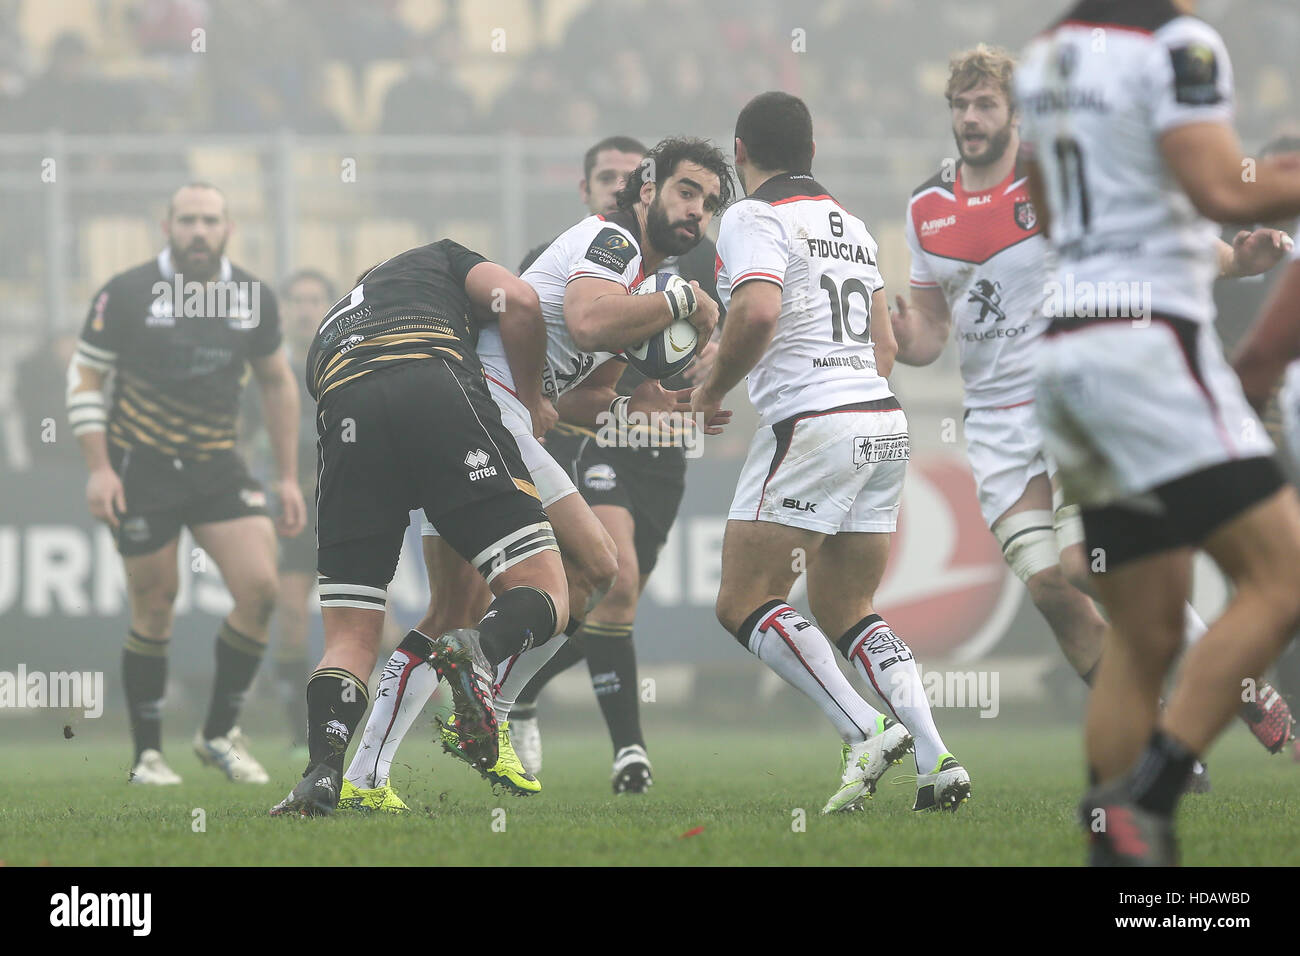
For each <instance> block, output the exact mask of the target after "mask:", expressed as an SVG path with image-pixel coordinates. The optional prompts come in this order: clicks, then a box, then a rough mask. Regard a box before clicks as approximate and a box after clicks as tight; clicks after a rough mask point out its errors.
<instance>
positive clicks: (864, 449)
mask: <svg viewBox="0 0 1300 956" xmlns="http://www.w3.org/2000/svg"><path fill="white" fill-rule="evenodd" d="M911 454H912V442H911V439H910V438H908V436H907V435H879V436H876V437H868V436H866V435H859V436H858V437H856V438H854V439H853V464H854V465H855V466H856V467H857V468H861V467H862V466H864V465H872V464H875V463H876V462H880V461H907V460H908V459H909V458H910V457H911Z"/></svg>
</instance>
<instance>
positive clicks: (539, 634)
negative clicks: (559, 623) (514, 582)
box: [478, 585, 555, 667]
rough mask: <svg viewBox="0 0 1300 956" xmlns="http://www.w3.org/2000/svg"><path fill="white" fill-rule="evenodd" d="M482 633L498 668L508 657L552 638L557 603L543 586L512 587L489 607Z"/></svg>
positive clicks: (486, 651) (481, 640)
mask: <svg viewBox="0 0 1300 956" xmlns="http://www.w3.org/2000/svg"><path fill="white" fill-rule="evenodd" d="M478 632H479V643H480V644H481V645H482V647H483V653H484V654H486V655H487V659H488V662H489V663H491V664H492V666H493V667H496V665H498V664H500V663H501V662H502V661H503V660H505V659H506V658H507V657H510V656H511V655H513V654H518V653H520V652H521V651H524V650H527V649H528V648H530V647H537V646H540V645H542V644H545V643H546V642H547V641H548V640H549V639H550V637H551V635H552V634H554V633H555V602H553V601H552V600H551V596H550V595H549V594H547V593H546V592H545V591H543V590H541V589H540V588H534V587H529V586H527V585H525V586H522V587H517V588H511V589H510V590H509V591H506V592H505V593H504V594H502V595H501V596H500V597H498V598H497V599H496V600H494V601H493V602H492V603H491V604H490V605H489V606H488V610H487V613H486V614H485V615H483V620H481V621H480V622H479V624H478Z"/></svg>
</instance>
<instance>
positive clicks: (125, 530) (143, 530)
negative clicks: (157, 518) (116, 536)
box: [122, 515, 149, 542]
mask: <svg viewBox="0 0 1300 956" xmlns="http://www.w3.org/2000/svg"><path fill="white" fill-rule="evenodd" d="M122 537H124V538H126V540H127V541H135V542H140V541H148V540H149V522H148V520H146V518H145V517H144V515H136V516H135V517H133V518H127V519H126V520H125V521H123V522H122Z"/></svg>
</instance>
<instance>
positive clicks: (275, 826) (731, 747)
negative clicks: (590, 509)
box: [0, 721, 1300, 866]
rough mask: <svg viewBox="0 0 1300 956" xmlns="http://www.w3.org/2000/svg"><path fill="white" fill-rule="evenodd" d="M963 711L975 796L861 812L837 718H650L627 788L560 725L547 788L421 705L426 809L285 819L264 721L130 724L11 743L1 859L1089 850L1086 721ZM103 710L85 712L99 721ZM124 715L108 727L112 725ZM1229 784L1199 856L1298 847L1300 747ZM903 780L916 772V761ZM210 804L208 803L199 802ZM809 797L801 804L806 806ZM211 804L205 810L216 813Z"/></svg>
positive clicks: (899, 862)
mask: <svg viewBox="0 0 1300 956" xmlns="http://www.w3.org/2000/svg"><path fill="white" fill-rule="evenodd" d="M1002 723H1003V722H1002V721H988V722H983V721H978V722H972V723H968V724H965V725H958V726H956V727H955V728H954V729H952V730H951V731H949V732H948V733H947V734H946V740H947V742H948V744H949V746H950V747H951V748H952V749H953V751H954V752H955V753H956V754H957V756H958V757H959V758H960V759H961V760H962V762H963V763H964V764H965V765H966V766H967V767H968V769H969V770H970V771H971V776H972V779H973V784H974V796H973V799H972V800H971V801H970V802H969V803H967V804H966V805H965V806H963V807H962V808H961V809H960V811H958V812H957V813H956V814H946V813H944V814H939V813H925V814H915V813H912V812H911V809H910V808H911V805H912V797H913V792H914V787H915V785H914V784H913V783H911V782H910V781H906V780H905V779H904V776H905V772H906V771H909V770H911V769H912V768H911V766H910V758H909V759H908V760H907V761H905V762H904V764H903V765H901V766H899V767H896V768H893V769H892V770H891V772H890V773H889V775H888V776H887V777H886V778H885V780H884V781H883V783H882V785H881V788H880V792H879V793H877V795H876V797H875V799H874V800H873V801H871V802H870V803H868V805H867V808H866V810H865V811H864V812H861V813H856V814H847V815H841V816H836V817H822V816H820V815H819V811H820V809H821V807H822V804H823V803H824V802H825V800H826V798H827V797H828V796H829V795H830V794H831V793H832V792H833V791H834V790H835V789H836V786H837V779H838V756H839V748H838V744H837V741H836V739H835V737H834V736H833V735H832V734H831V732H830V731H829V730H820V731H816V730H813V729H811V728H810V729H808V730H806V731H803V732H797V731H796V732H791V731H775V732H768V733H758V732H753V731H746V732H740V731H735V730H728V729H715V730H712V731H709V730H702V731H691V732H688V731H685V730H682V729H672V728H670V727H660V728H656V727H654V726H653V725H652V726H650V727H649V728H648V731H649V733H648V737H649V741H650V746H651V756H652V758H653V760H654V765H655V786H654V788H653V790H652V791H651V792H650V793H649V794H648V795H646V796H644V797H626V796H625V797H617V798H616V797H614V796H613V795H612V794H611V793H610V789H609V783H608V774H609V754H608V743H607V741H606V739H605V738H604V737H603V735H601V734H599V733H596V732H594V731H593V732H581V733H564V732H562V731H559V730H555V731H548V730H547V728H546V725H545V722H544V723H543V733H544V746H545V767H544V772H543V774H542V780H543V783H544V784H545V790H544V791H543V792H542V793H541V794H540V795H539V796H537V797H533V798H527V799H521V798H514V797H508V796H504V795H500V796H498V795H496V794H494V793H492V792H491V790H489V788H488V787H487V785H486V783H485V782H484V781H482V780H481V779H480V778H479V777H478V776H477V775H476V774H474V773H473V772H471V771H470V770H469V768H467V767H465V766H464V765H463V764H460V763H459V762H457V761H455V760H454V759H452V758H451V757H448V756H446V755H444V754H442V753H441V752H440V751H438V749H437V747H436V745H435V744H434V743H433V742H432V740H431V739H430V737H431V734H430V733H429V732H426V730H425V729H424V728H423V726H417V728H416V730H415V731H414V732H413V733H412V735H411V739H410V740H409V741H408V743H407V746H406V748H405V750H404V751H403V752H402V754H401V759H402V761H403V763H402V765H401V766H398V767H396V768H394V774H393V781H394V784H395V785H396V786H397V787H398V789H399V792H400V793H401V794H402V795H403V796H404V797H405V799H406V800H407V802H408V803H409V804H410V805H411V806H412V808H413V810H414V812H413V813H411V814H409V815H407V816H405V817H388V816H371V817H364V816H356V815H352V814H339V815H336V816H335V817H333V818H330V819H315V820H303V819H272V818H270V817H268V816H267V810H268V808H270V807H271V806H272V805H273V804H274V803H276V802H277V801H278V800H279V799H280V798H282V797H283V796H284V794H285V793H287V792H288V790H289V788H290V786H291V785H292V783H293V782H294V780H295V779H296V778H297V775H298V772H299V771H300V770H301V768H300V767H296V766H294V765H292V764H291V763H290V762H289V760H288V759H287V758H286V757H285V756H284V751H283V748H282V747H281V746H279V745H278V744H277V743H276V742H274V741H270V740H264V741H262V742H261V743H260V744H259V743H258V742H257V740H256V739H255V740H254V752H255V753H256V754H257V755H258V756H259V758H260V759H261V760H262V761H263V763H264V764H266V766H267V768H268V770H269V771H270V772H271V775H272V780H273V782H272V784H271V785H269V786H265V787H240V786H236V785H233V784H230V783H227V782H226V781H225V780H224V779H223V778H222V777H220V776H219V775H218V774H217V773H216V772H215V771H213V770H210V769H207V768H203V767H200V766H199V764H198V761H197V760H196V759H195V758H194V756H193V755H192V754H191V752H190V750H189V746H188V741H187V740H186V739H184V738H182V737H180V736H177V737H175V738H172V737H169V738H168V740H167V754H168V759H169V761H170V763H171V764H172V767H173V769H175V770H176V771H177V772H178V773H180V774H181V776H182V777H183V778H184V780H185V782H184V783H183V784H182V785H181V786H179V787H166V788H150V787H131V786H128V785H127V783H126V771H127V756H128V754H127V750H128V746H127V743H126V738H125V734H124V733H123V734H117V733H114V734H111V735H110V734H108V733H104V734H102V735H99V734H98V732H93V733H82V734H78V736H76V737H74V738H73V739H71V740H63V739H55V740H51V741H50V742H49V743H44V744H22V743H18V744H8V745H6V746H5V748H4V750H5V753H6V757H7V759H6V761H5V764H6V768H7V772H6V773H5V774H4V775H3V776H2V777H0V860H2V861H3V862H4V863H5V864H7V865H10V866H14V865H39V864H50V865H54V866H88V865H89V866H119V865H180V866H249V865H285V864H291V865H303V864H307V865H331V866H359V865H394V864H396V865H420V866H424V865H475V864H477V865H495V866H501V865H506V866H521V865H530V864H551V865H555V864H559V865H567V864H576V865H600V866H608V865H622V864H649V865H747V866H766V865H781V866H785V865H796V866H804V865H807V866H813V865H827V864H830V865H869V866H905V865H918V864H920V865H936V864H939V865H944V864H950V865H957V866H970V865H980V866H990V865H992V866H1004V865H1029V866H1042V865H1050V866H1074V865H1078V864H1080V863H1081V862H1082V859H1083V839H1082V836H1081V834H1080V832H1079V830H1078V828H1077V826H1076V825H1075V823H1074V820H1073V814H1074V806H1075V803H1076V801H1077V800H1078V798H1079V796H1080V793H1081V789H1082V787H1081V779H1082V771H1081V766H1082V762H1081V760H1080V757H1079V754H1080V749H1081V740H1080V733H1079V731H1078V730H1077V729H1075V728H1073V727H1049V728H1039V729H1012V728H1010V727H1004V726H997V725H999V724H1002ZM83 726H84V725H83ZM110 736H111V739H109V737H110ZM1210 767H1211V773H1212V777H1213V782H1214V792H1213V793H1211V794H1209V795H1207V796H1197V797H1189V798H1188V799H1187V800H1186V801H1185V802H1184V804H1183V809H1182V811H1181V816H1180V832H1181V835H1182V838H1183V856H1184V863H1185V865H1191V866H1208V865H1216V866H1224V865H1226V866H1248V865H1250V866H1259V865H1266V864H1272V865H1296V864H1300V842H1297V841H1295V840H1293V839H1291V838H1290V836H1289V835H1290V834H1294V833H1295V832H1296V831H1297V828H1298V825H1300V766H1297V765H1296V764H1295V763H1293V762H1292V760H1291V759H1290V756H1289V755H1285V756H1276V757H1268V756H1266V755H1265V754H1264V752H1263V751H1262V750H1261V749H1260V748H1259V746H1258V745H1257V744H1256V743H1255V742H1254V740H1253V738H1251V737H1250V736H1249V735H1248V734H1246V733H1245V732H1244V731H1242V730H1241V729H1240V728H1237V727H1234V728H1233V730H1232V732H1231V733H1230V734H1229V735H1228V736H1227V738H1226V739H1225V740H1223V741H1222V742H1221V743H1220V745H1219V746H1218V748H1217V749H1216V750H1215V752H1214V753H1213V754H1212V755H1211V759H1210ZM898 781H902V782H898ZM198 811H201V813H200V812H198ZM800 811H802V813H800ZM200 821H201V822H202V824H203V825H202V828H201V829H200V828H199V826H198V824H199V822H200Z"/></svg>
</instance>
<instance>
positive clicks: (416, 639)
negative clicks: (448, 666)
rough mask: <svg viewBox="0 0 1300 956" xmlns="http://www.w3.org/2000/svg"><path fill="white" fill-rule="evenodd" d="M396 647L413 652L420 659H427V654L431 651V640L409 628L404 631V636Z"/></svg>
mask: <svg viewBox="0 0 1300 956" xmlns="http://www.w3.org/2000/svg"><path fill="white" fill-rule="evenodd" d="M397 649H398V650H399V651H406V652H407V653H408V654H414V655H415V656H416V657H418V658H420V659H421V660H428V659H429V655H430V654H432V653H433V641H432V640H431V639H429V638H427V637H425V636H424V635H423V634H421V633H420V632H419V631H416V630H410V631H407V632H406V637H404V638H402V643H400V644H398V645H397Z"/></svg>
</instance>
